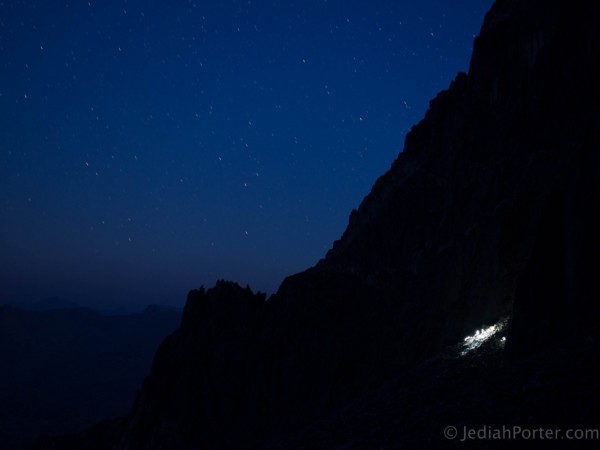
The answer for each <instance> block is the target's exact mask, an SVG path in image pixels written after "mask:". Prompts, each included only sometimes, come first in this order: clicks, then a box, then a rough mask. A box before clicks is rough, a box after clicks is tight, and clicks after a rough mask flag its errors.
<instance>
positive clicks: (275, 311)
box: [79, 0, 600, 449]
mask: <svg viewBox="0 0 600 450" xmlns="http://www.w3.org/2000/svg"><path fill="white" fill-rule="evenodd" d="M594 8H595V5H594V3H593V2H590V1H572V0H543V1H542V0H498V1H497V2H496V3H495V4H494V6H493V7H492V10H491V11H490V12H489V13H488V15H487V16H486V19H485V23H484V25H483V27H482V30H481V35H480V36H479V37H478V38H477V39H476V41H475V45H474V53H473V58H472V61H471V66H470V69H469V73H468V75H467V74H459V75H458V76H457V78H456V80H455V81H454V82H453V83H452V85H451V86H450V88H449V89H448V90H447V91H444V92H442V93H440V94H439V95H438V96H437V97H436V99H434V100H433V101H432V102H431V105H430V108H429V111H428V112H427V114H426V116H425V118H424V120H423V121H422V122H421V123H419V124H418V125H417V126H415V127H414V128H413V130H412V131H411V133H410V134H409V135H408V136H407V139H406V143H405V148H404V151H403V152H402V153H401V154H400V155H399V156H398V158H397V160H396V161H395V162H394V163H393V164H392V166H391V168H390V170H389V171H388V172H387V173H386V174H385V175H383V176H382V177H381V178H380V179H379V180H378V181H377V183H376V184H375V186H374V187H373V189H372V191H371V193H370V194H369V195H368V196H367V197H366V198H365V199H364V201H363V202H362V204H361V205H360V207H359V208H358V210H356V211H353V212H352V214H351V216H350V223H349V225H348V228H347V230H346V231H345V233H344V234H343V236H342V237H341V239H340V240H339V241H337V242H336V243H335V244H334V246H333V248H332V249H331V251H330V252H329V253H328V254H327V257H326V258H325V259H324V260H322V261H320V262H319V263H318V264H317V265H316V266H315V267H314V268H312V269H309V270H308V271H306V272H304V273H301V274H297V275H294V276H292V277H289V278H288V279H286V280H285V281H284V283H283V284H282V286H281V287H280V289H279V291H278V292H277V293H276V294H275V295H274V296H273V297H271V298H270V299H269V300H267V301H264V299H263V298H262V297H261V296H257V295H254V294H252V293H251V292H250V291H249V290H248V289H242V288H240V287H239V286H237V285H235V284H232V283H226V282H221V283H219V284H218V285H217V286H216V287H215V288H213V289H211V290H208V291H207V292H204V291H203V290H201V291H193V292H192V293H191V294H190V297H189V298H188V304H187V306H186V311H185V314H184V318H183V322H182V326H181V328H180V329H179V330H178V331H177V332H176V333H175V334H173V335H172V336H171V337H169V338H168V339H167V340H166V341H165V342H164V343H163V344H162V345H161V347H160V348H159V350H158V352H157V354H156V357H155V360H154V366H153V368H152V372H151V374H150V376H149V377H148V379H147V380H146V382H145V384H144V388H143V389H142V392H141V394H140V396H139V397H138V401H137V402H136V405H135V407H134V409H133V411H132V413H131V415H130V416H129V417H127V418H125V419H123V421H122V422H120V424H119V427H120V428H119V430H118V431H115V428H114V427H112V428H111V427H109V429H110V430H112V432H111V433H112V436H113V438H114V439H112V440H109V441H110V442H109V443H107V445H109V444H110V445H109V446H107V447H106V448H119V449H167V448H181V449H239V448H247V449H253V448H311V449H312V448H340V449H341V448H404V447H405V446H406V447H407V448H415V447H422V446H427V445H429V446H434V447H435V446H438V445H439V444H441V443H446V444H451V442H450V441H447V440H443V439H442V440H440V433H441V432H442V431H443V429H442V430H441V429H440V428H441V427H442V426H446V424H447V425H455V426H457V427H460V426H472V427H476V426H480V425H482V424H483V425H485V424H486V423H487V422H488V421H489V425H502V424H505V425H511V424H515V425H520V426H523V427H527V426H530V425H537V426H543V427H553V426H556V427H559V428H565V427H577V426H580V427H589V426H594V425H596V426H597V422H596V419H597V417H596V415H595V414H594V408H593V405H594V404H595V402H596V400H597V399H598V382H597V381H596V380H597V379H598V377H597V375H598V369H597V367H598V364H597V356H596V355H597V350H598V348H597V336H598V333H597V324H598V319H599V316H600V314H599V312H600V311H599V308H600V302H599V299H600V285H599V284H598V282H597V276H596V269H595V267H596V261H595V260H596V258H597V255H598V254H600V235H599V233H598V230H600V177H599V174H600V142H599V141H600V138H599V136H600V135H599V134H598V133H597V130H598V129H600V107H599V106H598V105H600V84H599V83H598V80H599V79H600V73H599V71H598V67H600V65H599V64H597V61H598V55H599V54H600V33H599V28H598V27H597V26H596V23H595V14H594V11H595V9H594ZM505 315H511V316H512V321H511V326H510V329H509V330H508V331H507V333H508V334H507V335H506V336H505V337H506V338H507V340H506V349H504V350H500V349H499V348H489V349H488V350H487V351H486V350H485V347H482V348H480V349H479V350H477V351H476V353H474V354H472V355H471V354H468V355H466V356H464V357H458V358H456V359H444V358H443V357H442V356H440V355H443V354H444V353H443V352H444V351H445V349H447V348H448V346H451V345H454V344H455V343H457V342H459V341H460V340H461V339H462V338H463V337H464V336H466V335H469V334H472V333H473V332H474V331H475V330H476V329H478V328H482V327H484V326H486V325H490V324H492V323H495V322H496V321H497V320H498V319H499V318H501V317H503V316H505ZM490 345H491V344H490ZM567 411H568V412H567ZM109 434H110V433H109ZM106 435H107V434H105V435H104V436H106ZM94 442H98V441H94V440H93V439H88V440H83V441H82V442H81V443H80V447H79V448H82V449H83V448H94V447H93V445H94ZM105 442H108V441H105ZM477 444H478V445H475V447H481V446H484V445H487V444H489V442H485V443H483V444H482V443H481V442H478V443H477ZM545 444H548V442H542V443H541V445H545ZM86 446H87V447H86Z"/></svg>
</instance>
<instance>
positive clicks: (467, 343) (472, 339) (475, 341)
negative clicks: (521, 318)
mask: <svg viewBox="0 0 600 450" xmlns="http://www.w3.org/2000/svg"><path fill="white" fill-rule="evenodd" d="M505 325H506V319H501V320H500V321H498V323H496V324H494V325H492V326H491V327H487V328H481V329H479V330H477V331H476V332H475V334H473V335H471V336H467V337H466V338H465V339H464V341H463V343H462V350H461V352H460V355H461V356H465V355H466V354H467V353H469V352H471V351H473V350H475V349H477V348H479V347H481V345H482V344H483V343H484V342H486V341H487V340H489V339H490V338H492V337H493V336H494V335H496V334H497V333H498V332H500V331H502V330H503V329H504V326H505ZM505 342H506V337H502V338H501V339H499V343H500V345H502V346H504V343H505Z"/></svg>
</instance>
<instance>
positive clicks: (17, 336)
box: [0, 299, 181, 450]
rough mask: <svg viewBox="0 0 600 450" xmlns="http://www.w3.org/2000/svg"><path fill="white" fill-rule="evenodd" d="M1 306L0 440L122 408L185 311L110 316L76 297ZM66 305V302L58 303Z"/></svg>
mask: <svg viewBox="0 0 600 450" xmlns="http://www.w3.org/2000/svg"><path fill="white" fill-rule="evenodd" d="M37 306H38V307H39V308H38V310H36V311H28V310H23V309H20V308H17V307H13V306H6V305H5V306H0V364H1V366H2V369H1V370H0V399H2V401H1V402H0V448H2V449H3V450H9V449H12V448H20V447H21V446H22V444H23V443H24V442H25V441H26V440H31V439H32V438H34V437H35V436H36V435H38V434H57V433H65V432H68V431H77V430H81V429H83V428H85V427H88V426H90V425H92V424H93V423H95V422H97V421H98V420H101V419H103V418H105V417H110V416H116V415H122V414H125V413H127V411H128V410H129V408H130V407H131V404H132V401H133V399H134V397H135V393H136V391H137V390H138V388H139V386H140V384H141V382H142V381H143V379H144V376H145V375H146V374H147V373H148V370H149V369H150V366H151V363H152V355H153V352H154V350H155V349H156V346H157V345H158V344H159V343H160V341H161V340H162V339H164V337H165V336H167V335H168V334H169V333H171V332H172V331H173V330H174V329H175V328H176V327H177V325H178V322H179V320H180V317H181V314H180V313H177V312H175V311H168V310H163V309H159V308H156V307H148V308H147V309H146V310H145V311H144V312H143V313H138V314H130V315H121V316H106V315H103V314H100V313H98V312H96V311H93V310H91V309H86V308H77V307H75V305H74V304H71V303H68V302H64V301H57V300H55V299H52V301H44V302H39V303H38V304H37ZM65 306H67V307H68V308H67V309H60V307H65Z"/></svg>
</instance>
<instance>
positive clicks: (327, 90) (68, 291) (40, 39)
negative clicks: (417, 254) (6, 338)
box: [0, 0, 492, 306]
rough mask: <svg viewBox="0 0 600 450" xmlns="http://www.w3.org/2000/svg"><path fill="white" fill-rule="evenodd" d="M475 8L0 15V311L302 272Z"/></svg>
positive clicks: (401, 130) (223, 4)
mask: <svg viewBox="0 0 600 450" xmlns="http://www.w3.org/2000/svg"><path fill="white" fill-rule="evenodd" d="M491 3H492V1H491V0H464V1H460V2H449V1H446V0H437V1H436V0H419V1H416V0H415V1H410V2H408V1H399V0H388V1H384V0H361V1H358V0H357V1H350V0H346V1H341V0H340V1H335V0H329V1H326V0H320V1H317V0H302V1H300V0H298V1H290V0H287V1H284V0H281V1H237V0H235V1H232V0H229V1H220V2H217V1H202V0H195V1H174V2H164V1H141V0H129V1H124V0H119V1H90V2H87V1H74V2H58V1H50V0H49V1H16V0H13V1H1V0H0V303H3V302H31V301H35V300H38V299H40V298H44V297H48V296H54V295H56V296H61V297H65V298H68V299H70V300H73V301H77V302H79V303H82V304H85V305H91V306H109V305H110V306H113V305H117V304H123V303H129V304H130V305H142V304H147V303H152V302H158V303H171V304H176V305H181V304H182V303H183V302H184V300H185V294H186V292H187V291H188V290H189V289H191V288H195V287H198V286H199V285H201V284H204V285H207V286H209V285H212V284H213V283H214V281H215V280H216V279H218V278H227V279H232V280H235V281H238V282H240V283H242V284H250V286H251V287H252V288H253V289H256V290H262V291H267V292H269V293H272V292H273V291H275V290H276V288H277V286H278V285H279V283H280V282H281V280H282V279H283V278H284V277H285V276H286V275H290V274H292V273H294V272H298V271H300V270H304V269H306V268H308V267H310V266H311V265H313V264H315V263H316V262H317V261H318V260H319V259H320V258H322V257H323V256H324V255H325V253H326V251H327V250H328V249H329V248H330V247H331V244H332V242H333V240H335V239H337V238H338V237H339V236H340V235H341V233H342V232H343V230H344V228H345V227H346V224H347V220H348V215H349V213H350V210H351V209H352V208H356V207H357V206H358V204H359V203H360V201H361V200H362V198H363V197H364V196H365V195H366V194H367V193H368V192H369V190H370V188H371V185H372V184H373V182H374V181H375V180H376V178H377V177H378V176H380V175H381V174H383V172H385V171H386V170H387V169H388V167H389V166H390V164H391V162H392V161H393V160H394V159H395V157H396V156H397V154H398V153H399V152H400V151H401V150H402V146H403V143H404V137H405V134H406V132H407V131H408V130H409V129H410V127H411V126H412V125H414V124H415V123H417V122H418V121H419V120H420V119H421V118H422V117H423V114H424V112H425V110H426V109H427V106H428V101H429V100H430V99H431V98H433V97H434V96H435V94H436V93H437V92H438V91H440V90H442V89H445V88H447V87H448V85H449V83H450V81H451V80H452V79H453V78H454V76H455V75H456V73H457V72H458V71H460V70H463V71H465V70H467V68H468V62H469V58H470V53H471V50H472V43H473V37H474V36H475V35H476V34H478V32H479V28H480V26H481V23H482V20H483V16H484V14H485V12H486V11H487V10H488V9H489V7H490V6H491Z"/></svg>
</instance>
